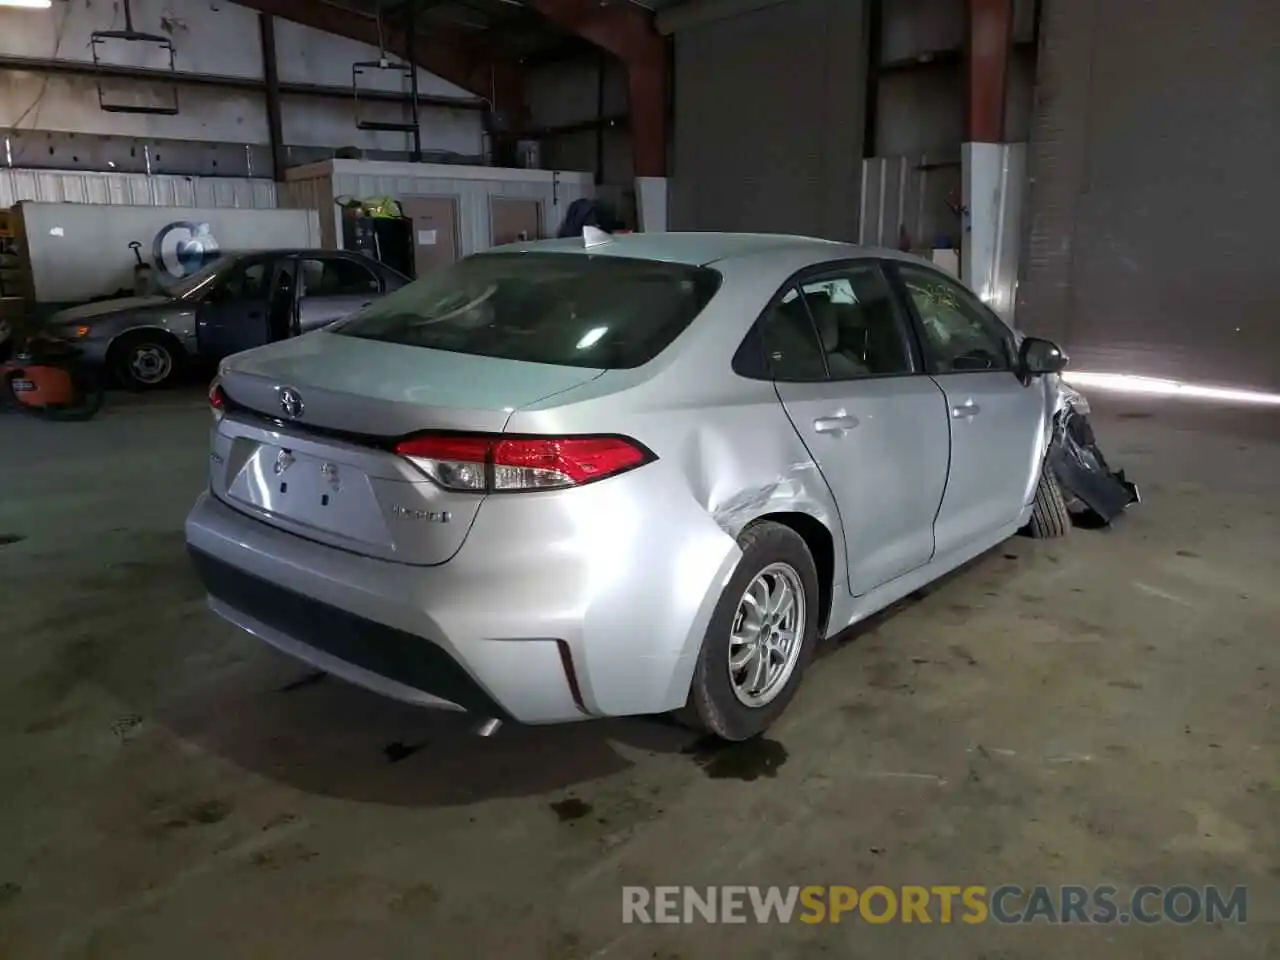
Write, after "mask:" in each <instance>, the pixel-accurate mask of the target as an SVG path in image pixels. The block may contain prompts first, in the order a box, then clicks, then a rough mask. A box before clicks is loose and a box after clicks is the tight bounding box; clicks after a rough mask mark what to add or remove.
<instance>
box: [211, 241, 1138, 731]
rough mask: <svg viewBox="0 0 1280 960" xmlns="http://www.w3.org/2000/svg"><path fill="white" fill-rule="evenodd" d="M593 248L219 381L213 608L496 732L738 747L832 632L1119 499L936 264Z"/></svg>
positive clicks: (870, 256)
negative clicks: (699, 738)
mask: <svg viewBox="0 0 1280 960" xmlns="http://www.w3.org/2000/svg"><path fill="white" fill-rule="evenodd" d="M586 233H587V236H585V237H583V238H578V239H569V240H556V241H547V242H541V243H531V244H521V245H515V246H512V247H506V248H501V249H499V250H495V251H492V252H489V253H485V254H481V255H477V256H473V257H470V258H467V259H465V260H463V261H462V262H460V263H458V264H456V265H455V266H453V267H451V268H450V269H448V270H445V271H443V272H440V273H437V274H434V275H432V276H429V277H426V278H423V279H422V280H419V281H418V282H416V283H414V284H412V285H410V286H408V287H405V288H404V289H402V290H400V291H398V292H396V293H394V294H392V295H390V296H388V297H387V298H385V299H384V300H381V301H379V302H377V303H376V304H374V305H373V306H371V307H369V308H368V309H366V310H364V311H363V312H362V313H360V314H358V315H356V316H354V317H352V318H350V319H349V320H346V321H343V322H340V323H339V324H337V325H335V326H333V327H330V328H328V329H327V330H325V331H322V332H318V333H313V334H309V335H306V336H303V337H299V338H297V339H294V340H289V341H286V342H283V343H279V344H273V345H271V346H268V347H263V348H261V349H258V350H253V351H250V352H248V353H244V354H241V355H239V356H236V357H233V358H231V359H230V360H229V361H227V362H225V363H224V365H223V367H222V369H221V371H220V374H219V379H218V380H217V381H216V382H215V384H214V386H213V388H212V390H211V393H210V400H211V403H212V406H213V408H214V418H215V423H216V426H215V430H214V434H213V449H212V454H211V460H210V463H211V466H210V477H209V489H208V492H207V493H206V494H204V495H203V496H202V497H201V498H200V500H199V501H198V502H197V504H196V505H195V507H194V509H193V510H192V512H191V515H190V518H189V520H188V522H187V540H188V544H189V547H190V552H191V555H192V557H193V559H194V562H195V564H196V566H197V568H198V569H199V571H200V574H201V576H202V578H203V580H204V583H205V585H206V588H207V590H208V593H209V597H210V603H211V605H212V607H213V609H214V610H215V611H216V612H218V613H219V614H221V615H222V616H223V617H225V618H226V619H228V620H230V621H231V622H232V623H235V624H237V625H238V626H240V627H242V628H243V629H245V630H246V631H248V632H249V633H252V634H254V635H256V636H258V637H260V638H261V639H263V640H265V641H266V642H268V643H271V644H273V645H275V646H277V647H279V648H280V649H282V650H284V651H286V652H288V653H290V654H292V655H294V656H296V657H298V658H299V659H301V660H304V661H306V662H307V663H309V664H312V665H314V666H316V667H318V668H320V669H322V670H325V671H329V672H331V673H334V674H336V675H338V676H341V677H344V678H346V679H348V680H350V681H352V682H354V683H357V684H361V685H364V686H366V687H368V688H370V689H373V690H375V691H378V692H380V693H383V694H386V695H388V696H391V697H396V698H398V699H401V700H405V701H408V702H410V703H415V704H422V705H427V706H436V707H445V708H453V709H462V710H468V711H472V712H474V713H476V714H478V715H479V716H480V717H481V718H482V719H483V720H485V721H486V724H485V726H486V728H487V729H492V728H493V727H494V724H492V723H490V722H488V721H492V720H499V721H501V720H515V721H519V722H524V723H556V722H564V721H572V720H580V719H585V718H591V717H608V716H623V715H634V714H652V713H660V712H667V711H679V712H680V714H681V715H682V716H683V717H684V718H685V719H686V720H687V721H688V722H690V723H691V724H694V725H696V726H698V727H701V728H703V729H705V730H707V731H709V732H711V733H713V734H715V735H717V736H719V737H722V738H726V739H730V740H740V739H744V738H747V737H751V736H753V735H755V734H758V733H760V732H761V731H763V730H764V729H766V728H767V727H768V726H769V725H770V724H771V723H773V722H774V721H775V720H776V719H777V718H778V716H779V715H780V714H781V713H782V711H783V710H784V709H785V708H786V706H787V704H788V703H789V702H790V700H791V699H792V697H793V696H794V695H795V693H796V689H797V687H798V686H799V684H800V681H801V678H802V676H803V674H804V672H805V669H806V668H807V666H808V665H809V663H810V660H811V658H812V656H813V653H814V650H815V648H816V646H817V645H818V643H819V642H821V640H822V639H823V638H825V637H828V636H831V635H833V634H836V633H838V632H840V631H841V630H843V629H845V628H846V627H848V626H849V625H850V624H852V623H855V622H857V621H859V620H861V619H863V618H865V617H867V616H868V615H870V614H872V613H874V612H875V611H877V610H879V609H881V608H883V607H885V606H887V605H888V604H890V603H892V602H894V601H895V600H897V599H899V598H901V597H903V596H905V595H907V594H909V593H911V592H912V591H914V590H917V589H918V588H920V587H921V586H923V585H924V584H926V583H928V582H929V581H931V580H934V579H935V578H937V577H939V576H941V575H943V574H945V573H947V572H948V571H950V570H953V569H954V568H956V567H958V566H959V565H961V564H963V563H965V562H966V561H968V560H970V559H971V558H973V557H975V556H977V555H978V554H980V553H982V552H983V551H985V550H987V549H989V548H991V547H992V546H994V545H996V544H998V543H999V542H1001V541H1002V540H1004V539H1005V538H1007V537H1010V536H1012V535H1013V534H1015V533H1016V532H1018V531H1019V530H1021V529H1023V528H1027V529H1029V530H1030V531H1031V532H1032V533H1033V534H1035V535H1037V536H1056V535H1061V534H1062V533H1064V532H1066V530H1067V529H1068V528H1069V526H1070V517H1069V511H1070V507H1071V505H1072V503H1073V502H1088V503H1089V504H1090V505H1093V506H1094V507H1095V509H1096V508H1097V504H1094V503H1093V500H1097V501H1098V503H1102V499H1100V497H1099V494H1098V493H1097V491H1096V490H1094V491H1088V490H1081V489H1078V488H1079V487H1080V486H1081V484H1080V483H1079V482H1078V479H1079V478H1078V477H1075V475H1074V474H1072V477H1073V481H1072V482H1073V487H1072V488H1071V490H1070V492H1069V494H1068V495H1067V496H1064V494H1063V489H1062V487H1061V486H1060V485H1059V483H1058V482H1057V481H1056V479H1055V473H1056V472H1058V468H1057V467H1054V468H1047V467H1046V464H1047V463H1049V462H1054V463H1057V462H1058V461H1059V460H1061V461H1062V464H1063V469H1064V470H1067V469H1068V468H1069V467H1071V464H1070V463H1069V462H1068V460H1069V459H1070V458H1071V457H1076V459H1077V461H1078V460H1079V453H1080V451H1081V450H1087V449H1088V448H1089V446H1090V445H1089V444H1088V443H1087V442H1084V441H1082V440H1081V435H1080V434H1079V431H1078V430H1077V431H1075V432H1072V427H1071V422H1072V419H1073V416H1078V407H1079V401H1078V399H1073V398H1074V395H1073V394H1071V393H1069V392H1067V391H1065V390H1064V389H1063V388H1062V386H1061V384H1060V382H1059V378H1058V377H1057V374H1058V372H1059V371H1061V370H1062V368H1063V367H1064V366H1065V364H1066V357H1065V356H1064V355H1063V353H1062V351H1061V350H1059V349H1058V348H1057V347H1056V346H1055V345H1054V344H1052V343H1049V342H1048V341H1045V340H1039V339H1034V338H1021V337H1018V336H1017V335H1016V334H1015V333H1014V332H1013V331H1012V330H1010V329H1009V328H1008V327H1007V326H1006V325H1005V324H1004V323H1002V322H1001V320H1000V319H999V318H998V317H997V316H996V315H995V314H994V313H992V312H991V311H990V310H989V309H988V308H987V307H986V306H985V305H984V304H983V303H982V301H981V300H980V299H979V298H978V297H976V296H975V295H974V294H973V293H972V292H970V291H969V290H968V289H966V288H965V287H964V286H962V285H961V284H959V283H957V282H956V281H955V280H954V279H952V278H951V277H949V276H947V275H946V274H944V273H942V272H940V271H938V270H937V269H935V268H934V267H933V266H932V265H930V264H929V263H926V262H924V261H922V260H919V259H916V258H913V257H910V256H908V255H905V254H901V253H897V252H894V251H888V250H871V249H867V248H863V247H856V246H845V245H840V244H834V243H826V242H822V241H817V240H808V239H803V238H792V237H780V236H750V235H722V234H639V235H629V236H618V237H610V236H608V235H605V234H600V233H599V232H597V231H593V230H591V229H589V228H588V230H587V231H586ZM1072 411H1077V413H1076V414H1073V413H1072ZM1068 440H1070V441H1071V443H1072V444H1073V445H1072V446H1069V445H1068ZM1064 451H1065V453H1064ZM1064 457H1065V458H1067V459H1062V458H1064ZM1081 469H1084V468H1081ZM1068 472H1069V471H1068ZM1099 472H1100V475H1101V476H1102V477H1103V479H1104V480H1105V481H1106V482H1108V483H1112V484H1115V483H1119V484H1121V487H1122V489H1124V490H1125V491H1126V495H1127V491H1128V488H1127V487H1125V486H1123V485H1124V484H1125V483H1126V481H1124V480H1123V477H1121V478H1119V480H1118V481H1117V479H1116V478H1115V477H1113V476H1112V475H1111V474H1110V473H1109V471H1108V468H1106V466H1105V463H1103V464H1102V465H1101V466H1098V465H1096V464H1095V468H1094V473H1095V474H1097V473H1099ZM1104 492H1105V491H1104ZM1091 498H1093V499H1092V500H1091ZM1102 509H1103V510H1104V511H1105V510H1110V509H1111V507H1110V506H1107V505H1106V504H1102Z"/></svg>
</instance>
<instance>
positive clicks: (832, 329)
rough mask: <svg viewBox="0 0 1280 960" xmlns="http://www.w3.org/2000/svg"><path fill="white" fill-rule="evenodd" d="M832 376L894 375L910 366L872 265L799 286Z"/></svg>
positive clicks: (882, 280) (892, 305) (899, 322)
mask: <svg viewBox="0 0 1280 960" xmlns="http://www.w3.org/2000/svg"><path fill="white" fill-rule="evenodd" d="M800 289H801V292H802V294H803V296H804V302H805V305H806V306H807V307H808V308H809V314H810V316H811V317H812V318H813V325H814V328H815V329H816V330H817V333H818V340H819V343H820V344H821V346H822V352H823V354H824V355H825V358H826V364H827V375H828V376H829V377H830V379H832V380H852V379H857V378H860V377H883V376H896V375H901V374H905V373H912V372H913V370H914V366H913V364H912V359H911V348H910V345H909V341H908V340H907V330H906V326H905V325H904V323H903V319H902V316H901V314H900V311H899V309H898V306H897V304H896V301H895V298H894V296H893V291H892V289H891V288H890V286H889V281H888V279H887V278H886V277H885V275H884V272H883V271H882V270H881V269H880V267H879V266H878V265H877V264H874V263H865V264H856V265H853V266H849V267H845V268H842V269H841V270H840V271H839V273H835V274H832V275H831V276H829V277H823V278H821V279H815V280H811V281H808V282H806V283H805V284H803V285H802V286H801V288H800Z"/></svg>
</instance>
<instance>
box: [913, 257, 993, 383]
mask: <svg viewBox="0 0 1280 960" xmlns="http://www.w3.org/2000/svg"><path fill="white" fill-rule="evenodd" d="M898 274H899V276H901V278H902V282H903V284H904V286H905V287H906V289H907V294H908V295H909V296H910V297H911V302H912V303H913V304H914V305H915V309H916V313H917V314H918V315H919V317H920V325H921V328H922V333H923V339H924V350H925V356H926V358H927V359H928V360H929V362H930V366H931V368H932V372H933V373H938V374H943V373H973V372H977V371H986V370H1009V369H1012V364H1011V362H1010V355H1009V339H1008V335H1007V333H1006V331H1005V330H1004V329H1003V326H1004V325H1003V324H1001V323H1000V321H999V320H997V319H996V318H995V317H994V316H993V315H991V314H990V313H988V311H987V309H986V307H984V306H983V305H982V303H981V301H979V300H978V298H977V297H976V296H974V295H973V294H972V293H970V292H969V291H968V290H966V289H964V288H963V287H962V286H960V285H959V284H957V283H954V282H952V281H951V280H948V279H947V278H945V277H943V276H942V275H941V274H938V273H935V272H933V271H931V270H924V269H921V268H919V267H912V266H907V265H903V266H899V267H898Z"/></svg>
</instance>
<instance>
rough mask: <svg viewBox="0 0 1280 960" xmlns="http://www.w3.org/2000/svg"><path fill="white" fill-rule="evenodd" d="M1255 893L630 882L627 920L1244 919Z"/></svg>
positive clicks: (1148, 887)
mask: <svg viewBox="0 0 1280 960" xmlns="http://www.w3.org/2000/svg"><path fill="white" fill-rule="evenodd" d="M1248 901H1249V891H1248V889H1247V888H1246V887H1233V888H1231V889H1226V888H1221V887H1213V886H1207V887H1205V886H1200V887H1197V886H1190V885H1177V886H1169V887H1162V886H1156V885H1153V884H1144V885H1141V886H1137V887H1134V888H1133V889H1132V890H1130V891H1128V892H1125V893H1122V892H1121V891H1120V889H1119V888H1117V887H1114V886H1108V885H1099V886H1073V885H1066V886H1056V887H1050V886H1043V885H1041V886H1028V887H1024V886H1020V885H1018V884H1001V885H999V886H995V887H987V886H980V885H970V886H942V885H939V886H928V887H926V886H900V887H889V886H880V885H876V886H868V887H863V888H858V887H849V886H806V887H746V886H722V887H623V888H622V921H623V923H670V924H679V923H758V924H768V923H783V924H785V923H796V922H799V923H809V924H819V923H842V922H851V923H852V922H857V923H871V924H886V923H911V924H935V923H938V924H948V923H964V924H980V923H999V924H1024V923H1047V924H1081V925H1089V924H1130V923H1134V924H1154V923H1175V924H1190V923H1223V922H1228V923H1244V922H1246V920H1247V919H1248Z"/></svg>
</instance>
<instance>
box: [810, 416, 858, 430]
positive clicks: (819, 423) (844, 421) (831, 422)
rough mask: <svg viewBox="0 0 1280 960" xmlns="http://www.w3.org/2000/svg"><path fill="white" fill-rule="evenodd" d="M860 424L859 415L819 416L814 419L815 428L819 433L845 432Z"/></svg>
mask: <svg viewBox="0 0 1280 960" xmlns="http://www.w3.org/2000/svg"><path fill="white" fill-rule="evenodd" d="M857 425H858V418H857V417H850V416H845V415H841V416H838V417H819V418H818V419H817V420H815V421H813V429H814V430H816V431H817V432H818V433H844V432H845V431H846V430H852V429H853V428H854V427H856V426H857Z"/></svg>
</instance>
